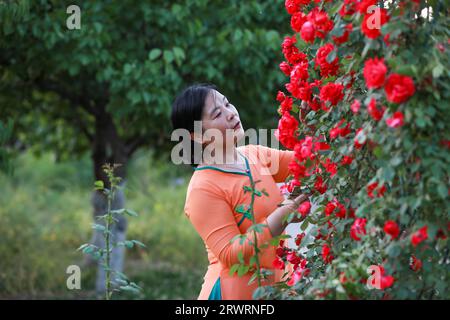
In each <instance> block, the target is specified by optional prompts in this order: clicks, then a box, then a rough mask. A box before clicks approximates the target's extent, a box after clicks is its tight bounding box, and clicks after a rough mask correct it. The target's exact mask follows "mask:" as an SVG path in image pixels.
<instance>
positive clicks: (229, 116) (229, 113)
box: [227, 110, 237, 121]
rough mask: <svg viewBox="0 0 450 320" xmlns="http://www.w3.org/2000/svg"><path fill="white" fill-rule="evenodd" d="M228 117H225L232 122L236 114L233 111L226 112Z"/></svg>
mask: <svg viewBox="0 0 450 320" xmlns="http://www.w3.org/2000/svg"><path fill="white" fill-rule="evenodd" d="M227 112H228V115H227V120H228V121H231V120H233V119H234V118H235V117H237V113H236V112H234V111H233V110H227Z"/></svg>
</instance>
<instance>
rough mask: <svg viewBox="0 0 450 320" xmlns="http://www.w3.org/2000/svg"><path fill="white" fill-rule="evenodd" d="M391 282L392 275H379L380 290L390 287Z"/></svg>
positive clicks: (392, 280)
mask: <svg viewBox="0 0 450 320" xmlns="http://www.w3.org/2000/svg"><path fill="white" fill-rule="evenodd" d="M393 284H394V277H393V276H381V279H380V287H381V290H384V289H387V288H389V287H392V285H393Z"/></svg>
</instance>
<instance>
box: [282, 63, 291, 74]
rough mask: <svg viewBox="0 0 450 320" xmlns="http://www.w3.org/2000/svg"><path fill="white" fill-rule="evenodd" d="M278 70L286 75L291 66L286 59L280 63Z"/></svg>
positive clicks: (289, 71)
mask: <svg viewBox="0 0 450 320" xmlns="http://www.w3.org/2000/svg"><path fill="white" fill-rule="evenodd" d="M280 70H281V71H282V72H283V73H284V74H285V75H287V76H288V77H289V76H290V75H291V70H292V69H291V66H290V65H289V63H287V62H286V61H283V62H281V63H280Z"/></svg>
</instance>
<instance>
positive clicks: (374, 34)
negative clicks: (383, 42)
mask: <svg viewBox="0 0 450 320" xmlns="http://www.w3.org/2000/svg"><path fill="white" fill-rule="evenodd" d="M388 21H389V16H388V14H387V11H386V9H382V8H376V9H375V10H374V12H373V13H372V14H366V15H364V19H363V22H362V24H361V31H362V33H364V34H365V35H366V37H367V38H370V39H376V38H378V37H379V36H380V35H381V32H380V30H381V27H382V26H383V25H384V24H385V23H386V22H388Z"/></svg>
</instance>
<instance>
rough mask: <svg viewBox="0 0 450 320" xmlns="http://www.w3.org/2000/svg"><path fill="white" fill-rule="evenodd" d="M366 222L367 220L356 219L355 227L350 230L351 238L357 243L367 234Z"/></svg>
mask: <svg viewBox="0 0 450 320" xmlns="http://www.w3.org/2000/svg"><path fill="white" fill-rule="evenodd" d="M366 222H367V219H365V218H356V219H355V221H354V222H353V225H352V226H351V228H350V237H351V238H352V239H353V240H355V241H360V240H361V238H360V237H361V236H362V235H365V234H366Z"/></svg>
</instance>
